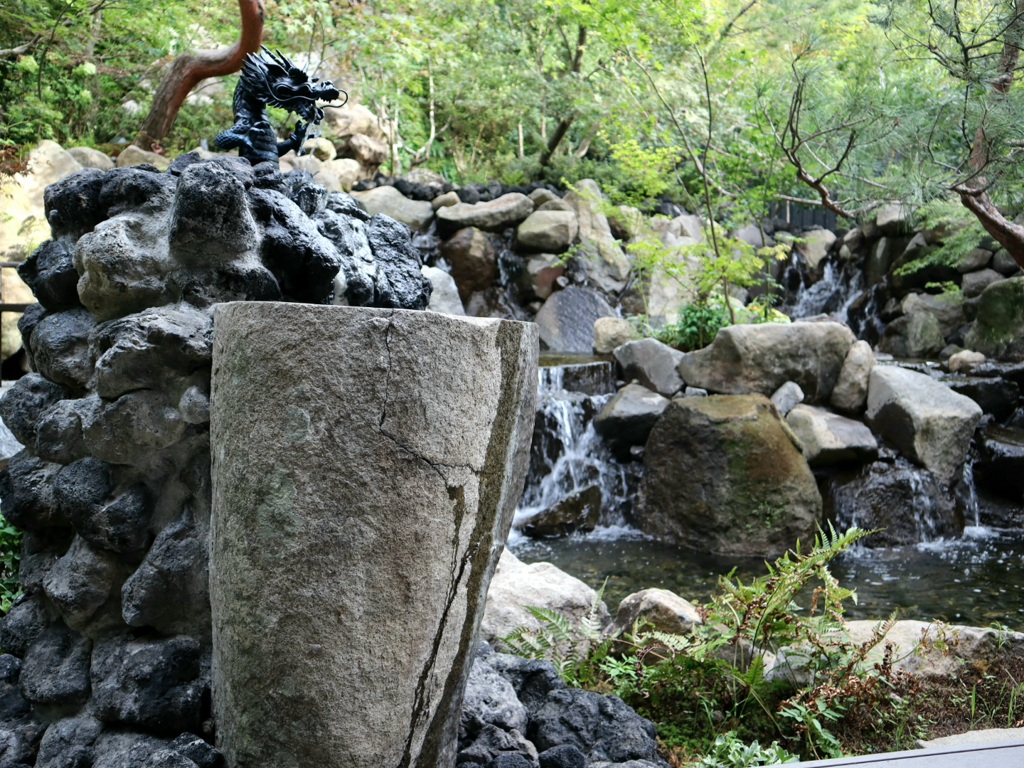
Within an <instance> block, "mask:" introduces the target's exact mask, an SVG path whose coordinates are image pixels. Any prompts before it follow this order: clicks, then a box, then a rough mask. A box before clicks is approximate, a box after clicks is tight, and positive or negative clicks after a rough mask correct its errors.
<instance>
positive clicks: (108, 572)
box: [43, 536, 126, 633]
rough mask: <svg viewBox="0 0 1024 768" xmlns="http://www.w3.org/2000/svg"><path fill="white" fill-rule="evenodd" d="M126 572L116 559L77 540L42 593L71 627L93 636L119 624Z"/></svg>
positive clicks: (58, 563)
mask: <svg viewBox="0 0 1024 768" xmlns="http://www.w3.org/2000/svg"><path fill="white" fill-rule="evenodd" d="M125 570H126V566H125V565H124V564H122V563H121V562H120V561H119V560H118V559H117V558H116V557H115V556H114V555H112V554H109V553H106V552H97V551H96V550H94V549H93V548H92V547H90V546H89V545H88V544H87V543H86V542H85V540H84V539H82V538H81V537H79V536H76V537H75V540H74V542H73V543H72V544H71V548H70V549H68V551H67V553H66V554H65V555H64V556H63V557H62V558H60V560H58V561H57V562H56V564H55V565H54V566H53V568H52V569H51V570H50V572H49V573H48V574H47V575H46V577H45V578H44V579H43V589H44V590H45V591H46V596H47V597H49V598H50V600H51V601H52V602H53V604H54V605H55V606H56V608H57V610H58V611H60V615H61V616H62V617H63V619H64V621H65V623H66V624H67V625H68V626H69V627H71V628H72V629H77V630H85V629H86V628H88V629H89V631H90V632H93V633H94V632H96V631H99V630H101V629H103V628H109V627H111V626H116V625H117V624H118V623H120V614H121V611H120V596H121V584H122V582H123V581H124V577H125V575H126V574H125Z"/></svg>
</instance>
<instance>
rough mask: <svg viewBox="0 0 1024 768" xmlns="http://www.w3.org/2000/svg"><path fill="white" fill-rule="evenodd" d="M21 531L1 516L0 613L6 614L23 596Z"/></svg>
mask: <svg viewBox="0 0 1024 768" xmlns="http://www.w3.org/2000/svg"><path fill="white" fill-rule="evenodd" d="M20 564H21V531H19V530H18V529H17V528H15V527H14V526H13V525H11V524H10V523H8V522H7V520H5V519H4V517H3V516H2V515H0V613H2V614H6V613H7V612H8V611H9V610H11V605H12V604H13V603H14V601H15V600H17V599H18V597H19V596H20V595H21V585H20V584H19V582H18V567H19V565H20Z"/></svg>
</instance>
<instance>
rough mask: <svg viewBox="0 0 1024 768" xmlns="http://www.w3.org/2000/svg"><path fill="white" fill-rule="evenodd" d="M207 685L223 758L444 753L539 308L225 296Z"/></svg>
mask: <svg viewBox="0 0 1024 768" xmlns="http://www.w3.org/2000/svg"><path fill="white" fill-rule="evenodd" d="M214 336H215V341H214V374H213V390H212V397H211V402H212V413H211V438H212V444H213V496H214V513H213V517H214V519H213V527H212V532H211V579H210V583H211V590H210V591H211V602H212V609H213V648H214V651H213V654H214V657H213V665H214V667H213V688H214V693H213V699H214V709H215V716H216V719H217V730H218V738H219V740H220V746H221V748H222V750H223V751H224V753H225V757H226V759H227V763H228V765H229V766H230V767H231V768H264V767H265V768H270V767H271V766H273V767H274V768H299V766H303V767H304V766H311V765H323V766H346V768H361V767H363V766H365V768H371V767H372V768H379V767H380V766H394V768H398V766H409V767H412V766H420V767H421V768H428V767H429V768H435V767H445V766H454V765H455V755H456V736H457V728H458V721H459V713H460V709H461V701H462V694H463V690H464V687H465V680H466V677H467V675H468V670H469V667H470V664H471V661H472V649H473V643H474V638H475V636H476V633H477V628H478V625H479V622H480V618H481V615H482V611H483V606H484V600H485V597H486V593H487V587H488V584H489V582H490V578H491V575H492V573H493V571H494V567H495V565H496V562H497V558H498V556H499V554H500V552H501V549H502V546H503V544H504V541H505V537H506V536H507V533H508V530H509V526H510V525H511V522H512V515H513V511H514V507H515V504H516V502H517V501H518V498H519V494H520V492H521V490H522V487H523V482H524V478H525V473H526V464H527V454H528V448H529V442H530V437H531V433H532V429H533V418H534V407H535V400H536V381H537V370H536V365H537V350H538V338H537V331H536V326H533V325H530V324H525V323H516V322H509V321H500V320H490V319H478V318H456V317H451V316H447V315H438V314H434V313H430V312H411V311H405V310H387V309H385V310H377V309H365V308H351V307H323V306H314V305H302V304H282V303H237V304H223V305H219V306H218V307H217V311H216V316H215V333H214Z"/></svg>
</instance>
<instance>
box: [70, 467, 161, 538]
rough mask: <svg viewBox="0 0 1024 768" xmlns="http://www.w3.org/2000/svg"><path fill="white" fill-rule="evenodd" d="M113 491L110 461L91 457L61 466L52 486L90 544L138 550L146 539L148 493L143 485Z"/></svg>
mask: <svg viewBox="0 0 1024 768" xmlns="http://www.w3.org/2000/svg"><path fill="white" fill-rule="evenodd" d="M112 492H113V485H112V482H111V478H110V465H109V464H107V463H106V462H104V461H100V460H99V459H95V458H91V457H90V458H85V459H81V460H79V461H76V462H74V463H73V464H70V465H68V466H67V467H65V468H64V469H63V470H61V472H60V474H59V475H58V477H57V482H56V485H55V486H54V495H55V496H56V498H57V505H58V507H59V508H60V510H61V511H62V512H63V513H64V515H65V516H66V517H67V519H68V520H70V521H71V524H72V525H73V526H74V527H75V530H76V531H77V532H78V535H79V536H81V537H82V538H83V539H85V540H86V541H87V542H88V543H89V544H90V545H91V546H93V547H95V548H96V549H101V550H102V549H105V550H110V551H112V552H137V551H138V550H140V549H142V548H143V547H145V545H146V544H147V543H148V542H149V518H150V513H151V511H152V499H151V498H150V494H149V492H148V491H147V490H146V488H145V487H144V486H142V485H133V486H129V487H127V488H124V489H122V490H120V491H119V492H118V493H117V494H115V495H114V496H113V497H112V498H111V493H112Z"/></svg>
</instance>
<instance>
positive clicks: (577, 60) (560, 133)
mask: <svg viewBox="0 0 1024 768" xmlns="http://www.w3.org/2000/svg"><path fill="white" fill-rule="evenodd" d="M1022 2H1024V0H1022ZM586 48H587V28H586V27H580V28H579V32H578V33H577V36H576V50H575V52H574V54H573V57H572V64H571V66H570V67H569V70H568V72H566V73H565V74H572V75H579V73H580V71H581V70H582V69H583V52H584V51H585V50H586ZM574 122H576V113H575V112H570V113H569V114H568V115H566V116H565V117H563V118H562V119H561V120H559V121H558V125H557V126H556V127H555V132H554V133H553V134H551V140H550V141H548V146H547V148H545V150H544V153H543V154H542V155H541V158H540V164H541V165H542V166H546V165H547V164H548V163H550V162H551V158H552V157H554V155H555V152H556V151H557V150H558V146H559V145H560V144H561V143H562V139H564V138H565V137H566V134H568V133H569V129H570V128H572V124H573V123H574Z"/></svg>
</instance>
